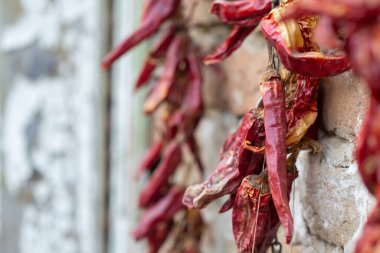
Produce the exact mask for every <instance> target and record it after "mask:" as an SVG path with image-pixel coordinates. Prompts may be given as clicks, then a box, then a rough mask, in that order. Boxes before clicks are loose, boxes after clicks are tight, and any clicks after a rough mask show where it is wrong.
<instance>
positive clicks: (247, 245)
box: [232, 171, 272, 253]
mask: <svg viewBox="0 0 380 253" xmlns="http://www.w3.org/2000/svg"><path fill="white" fill-rule="evenodd" d="M271 198H272V197H271V193H270V191H269V185H268V179H267V174H266V171H265V172H263V173H262V174H261V175H260V176H247V177H246V178H244V179H243V181H242V183H241V185H240V187H239V189H238V191H237V195H236V198H235V202H234V205H233V209H232V226H233V233H234V237H235V241H236V245H237V247H238V251H239V252H240V253H251V252H258V249H257V248H256V247H257V245H258V244H259V243H260V242H262V241H263V239H265V235H266V232H267V231H268V228H269V223H270V201H271ZM260 252H261V251H260Z"/></svg>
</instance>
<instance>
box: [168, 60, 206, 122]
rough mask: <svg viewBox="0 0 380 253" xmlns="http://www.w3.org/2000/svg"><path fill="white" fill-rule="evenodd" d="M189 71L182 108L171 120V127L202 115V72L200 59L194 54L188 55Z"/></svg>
mask: <svg viewBox="0 0 380 253" xmlns="http://www.w3.org/2000/svg"><path fill="white" fill-rule="evenodd" d="M187 65H188V71H189V83H188V85H187V89H186V92H185V96H184V98H183V101H182V104H181V108H180V109H179V110H178V111H176V112H175V113H174V114H173V115H172V116H171V118H170V119H169V121H170V123H169V124H171V125H180V124H181V123H183V122H186V121H189V120H190V121H192V120H194V119H196V118H197V117H199V115H201V114H202V110H203V100H202V83H203V80H202V70H201V67H200V65H199V60H198V57H197V56H196V55H195V54H194V53H189V54H188V55H187Z"/></svg>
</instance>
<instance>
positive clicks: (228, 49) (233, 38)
mask: <svg viewBox="0 0 380 253" xmlns="http://www.w3.org/2000/svg"><path fill="white" fill-rule="evenodd" d="M255 28H256V26H250V27H241V26H234V28H233V29H232V31H231V32H230V34H229V35H228V37H227V39H226V40H225V41H224V42H223V43H222V44H221V45H220V46H219V47H218V48H217V49H216V50H215V52H213V53H211V54H209V55H207V56H206V57H205V58H204V60H203V61H204V63H205V64H214V63H218V62H221V61H223V60H224V59H226V58H227V57H228V56H230V55H231V54H232V53H233V52H234V51H235V50H236V49H238V48H239V47H240V45H241V44H242V43H243V41H244V40H245V38H246V37H247V36H248V35H249V34H250V33H251V32H252V31H253V30H255Z"/></svg>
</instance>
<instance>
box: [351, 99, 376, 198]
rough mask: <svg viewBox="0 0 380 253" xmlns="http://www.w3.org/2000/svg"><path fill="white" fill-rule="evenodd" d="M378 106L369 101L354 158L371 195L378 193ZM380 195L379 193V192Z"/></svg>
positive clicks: (372, 100)
mask: <svg viewBox="0 0 380 253" xmlns="http://www.w3.org/2000/svg"><path fill="white" fill-rule="evenodd" d="M379 129H380V106H379V102H377V101H376V100H375V99H373V98H372V99H371V101H370V104H369V109H368V112H367V115H366V117H365V119H364V122H363V125H362V129H361V131H360V134H359V136H358V139H357V144H356V158H357V161H358V165H359V170H360V173H361V176H362V179H363V182H364V184H365V185H366V187H367V188H368V190H369V191H370V192H371V193H372V194H374V195H375V194H376V193H377V192H379V183H380V182H379V177H378V172H379V171H380V130H379ZM379 193H380V192H379Z"/></svg>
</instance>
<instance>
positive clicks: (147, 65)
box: [135, 26, 177, 90]
mask: <svg viewBox="0 0 380 253" xmlns="http://www.w3.org/2000/svg"><path fill="white" fill-rule="evenodd" d="M176 31H177V29H176V27H175V26H170V27H169V28H168V29H167V30H166V31H165V34H164V35H162V37H161V38H160V40H159V41H157V42H156V43H155V44H154V45H153V47H152V48H151V50H150V53H149V55H148V57H147V58H146V59H145V62H144V65H143V68H142V70H141V71H140V74H139V76H138V78H137V81H136V85H135V90H137V89H139V88H141V87H142V86H143V85H144V84H145V83H146V82H147V81H148V80H149V78H150V76H151V75H152V73H153V71H154V70H155V68H156V66H157V61H159V59H160V58H162V57H163V56H164V54H165V52H166V50H167V49H168V48H169V46H170V43H171V42H172V41H173V38H174V36H175V33H176Z"/></svg>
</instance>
